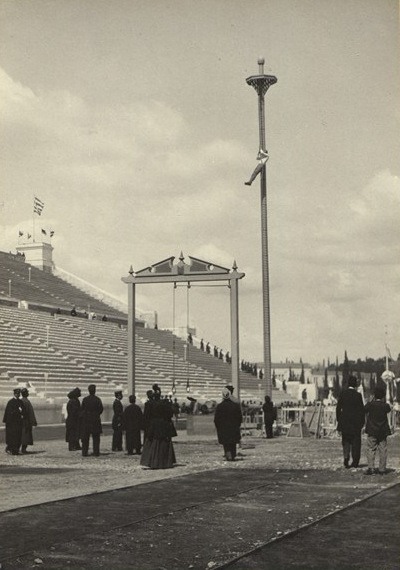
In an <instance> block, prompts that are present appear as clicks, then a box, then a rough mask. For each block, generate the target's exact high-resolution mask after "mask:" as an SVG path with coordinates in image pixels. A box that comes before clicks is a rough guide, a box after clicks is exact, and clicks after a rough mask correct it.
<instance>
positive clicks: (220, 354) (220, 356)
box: [218, 348, 224, 360]
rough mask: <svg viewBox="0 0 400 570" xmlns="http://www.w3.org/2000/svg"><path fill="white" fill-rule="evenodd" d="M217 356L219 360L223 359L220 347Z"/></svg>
mask: <svg viewBox="0 0 400 570" xmlns="http://www.w3.org/2000/svg"><path fill="white" fill-rule="evenodd" d="M218 358H219V359H220V360H223V359H224V353H223V352H222V348H220V350H219V354H218Z"/></svg>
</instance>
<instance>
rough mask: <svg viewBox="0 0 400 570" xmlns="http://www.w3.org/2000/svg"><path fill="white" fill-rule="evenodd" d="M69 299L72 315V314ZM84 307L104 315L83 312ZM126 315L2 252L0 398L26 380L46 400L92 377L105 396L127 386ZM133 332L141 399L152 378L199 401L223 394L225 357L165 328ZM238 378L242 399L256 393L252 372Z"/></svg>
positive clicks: (226, 369)
mask: <svg viewBox="0 0 400 570" xmlns="http://www.w3.org/2000/svg"><path fill="white" fill-rule="evenodd" d="M9 279H11V291H10V289H9ZM9 293H11V295H10V294H9ZM21 301H25V303H22V304H21ZM23 306H24V307H25V308H22V307H23ZM72 306H75V307H76V309H77V311H78V316H77V317H73V316H71V315H70V310H71V307H72ZM89 306H90V310H91V311H94V312H96V313H97V314H98V315H99V316H101V315H103V314H106V315H107V316H108V317H109V320H107V321H104V322H103V321H101V320H88V319H87V318H83V316H84V314H85V311H86V310H87V309H88V307H89ZM57 309H60V311H57ZM126 322H127V315H125V314H124V313H121V312H120V311H117V310H116V309H113V308H111V307H109V306H108V305H106V304H105V303H103V302H102V301H99V300H97V299H94V298H92V297H91V296H90V295H88V294H87V293H85V292H83V291H80V290H79V289H78V288H76V287H74V286H73V285H71V284H69V283H66V282H64V281H63V280H62V279H60V278H59V277H56V276H54V275H52V274H51V273H49V272H48V273H46V272H43V271H41V270H39V269H37V268H35V267H32V266H30V265H29V264H27V263H25V261H24V259H23V257H22V256H18V255H13V254H7V253H4V252H0V398H8V397H9V396H10V394H11V393H12V389H13V388H14V387H15V386H18V385H19V386H22V385H24V386H25V385H28V386H29V387H30V392H31V395H32V396H34V397H39V398H43V399H45V400H49V399H50V400H51V401H59V400H60V401H61V400H62V401H65V399H66V395H67V393H68V392H69V391H70V390H71V389H72V388H74V387H75V386H79V387H80V388H81V389H82V392H83V393H84V392H85V387H87V386H88V385H89V384H91V383H94V384H96V385H97V393H98V394H99V395H100V397H102V398H106V399H108V400H109V399H112V398H113V394H114V391H115V390H116V389H117V388H122V389H124V390H125V392H126V376H127V332H126ZM136 331H137V336H136V379H135V382H136V384H135V390H136V394H137V396H138V398H139V399H140V400H142V401H144V400H145V394H146V391H147V390H148V389H149V388H150V387H151V386H152V384H154V383H158V384H159V385H160V386H161V387H162V389H163V392H164V393H166V392H171V391H172V388H173V386H174V387H175V394H174V397H177V398H178V400H179V401H184V400H185V399H186V397H187V396H188V395H190V396H192V397H194V398H196V399H199V400H200V401H201V400H210V399H215V400H219V399H220V394H221V388H222V387H223V386H224V385H226V384H227V383H229V382H230V381H231V367H230V365H229V364H227V363H225V362H223V361H222V360H220V359H218V358H215V357H214V356H211V355H208V354H206V353H205V352H203V351H201V350H199V349H198V348H196V347H194V346H192V345H189V347H185V343H184V341H183V340H182V339H180V338H178V337H176V336H175V335H173V334H172V333H171V332H169V331H162V330H158V329H150V328H144V327H137V329H136ZM240 381H241V396H242V398H243V399H257V397H258V394H259V386H258V382H259V381H258V380H257V378H255V377H254V376H252V375H250V374H249V373H246V372H241V373H240Z"/></svg>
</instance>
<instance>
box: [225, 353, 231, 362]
mask: <svg viewBox="0 0 400 570" xmlns="http://www.w3.org/2000/svg"><path fill="white" fill-rule="evenodd" d="M225 361H226V362H227V363H228V364H230V363H231V355H230V354H229V350H227V351H226V354H225Z"/></svg>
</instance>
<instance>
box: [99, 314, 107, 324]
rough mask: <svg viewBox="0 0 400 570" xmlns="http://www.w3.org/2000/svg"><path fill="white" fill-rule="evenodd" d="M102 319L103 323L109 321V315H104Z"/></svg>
mask: <svg viewBox="0 0 400 570" xmlns="http://www.w3.org/2000/svg"><path fill="white" fill-rule="evenodd" d="M101 320H102V321H103V323H105V322H107V321H108V319H107V315H103V316H102V318H101Z"/></svg>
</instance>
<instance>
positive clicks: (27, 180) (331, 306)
mask: <svg viewBox="0 0 400 570" xmlns="http://www.w3.org/2000/svg"><path fill="white" fill-rule="evenodd" d="M398 22H399V18H398V2H397V1H396V0H379V1H377V0H334V1H332V0H299V1H296V0H229V1H228V0H196V1H193V0H126V1H123V0H112V1H109V0H105V1H102V0H35V1H34V2H33V1H31V0H11V1H10V0H0V28H1V29H0V37H1V40H0V42H1V53H0V68H1V69H0V90H1V93H0V100H1V131H0V137H1V148H2V150H1V173H2V174H1V181H0V193H1V194H0V204H3V206H2V207H1V208H0V216H1V222H2V232H1V235H0V239H1V243H0V249H3V250H6V251H8V250H10V249H13V248H15V246H16V244H17V235H18V230H19V229H21V230H22V231H24V232H26V231H30V229H31V228H32V200H33V195H34V194H35V195H36V196H38V197H39V198H40V199H41V200H42V201H43V202H44V203H45V208H44V210H43V213H42V216H41V217H40V218H39V219H38V221H37V228H42V227H43V228H44V229H49V228H52V229H53V230H54V231H55V236H54V239H53V245H54V248H55V249H54V261H55V263H56V265H57V266H59V267H61V268H63V269H65V270H67V271H70V272H72V273H74V274H76V275H78V276H80V277H82V278H84V279H86V280H88V281H90V282H91V283H94V284H96V285H98V286H99V287H100V288H102V289H105V290H107V291H109V292H110V293H113V294H114V295H116V296H118V297H120V298H122V299H124V300H125V299H126V293H127V292H126V286H125V285H124V284H123V283H122V282H121V281H120V278H121V277H122V276H123V275H126V274H127V272H128V269H129V266H130V265H131V264H132V265H133V267H134V269H135V270H139V269H142V268H143V267H146V266H148V265H150V264H151V263H154V262H157V261H159V260H162V259H164V258H166V257H170V256H172V255H174V256H176V257H177V258H178V257H179V254H180V252H181V250H182V251H183V253H184V254H185V255H192V256H195V257H200V258H202V259H205V260H208V261H211V262H214V263H216V264H219V265H224V266H226V267H231V266H232V263H233V261H234V259H235V260H236V262H237V265H238V267H239V271H243V272H245V273H246V276H245V278H244V279H243V280H242V281H241V282H240V287H239V294H240V299H239V303H240V336H241V339H240V340H241V351H240V352H241V355H240V356H241V358H244V359H245V360H262V358H263V350H262V343H263V338H262V296H261V230H260V190H259V181H258V180H257V181H256V182H255V183H254V184H253V186H252V187H250V188H249V187H247V186H244V184H243V183H244V181H245V180H246V179H247V178H248V177H249V175H250V173H251V171H252V170H253V168H254V166H255V165H256V155H257V151H258V117H257V95H256V92H255V91H254V90H253V89H252V88H251V87H249V86H248V85H247V84H246V81H245V79H246V77H248V76H249V75H253V74H257V72H258V66H257V59H258V57H259V56H264V57H265V60H266V64H265V72H266V73H269V74H273V75H276V76H277V78H278V83H277V84H276V85H274V86H272V87H271V88H270V90H269V91H268V93H267V95H266V128H267V148H268V150H269V154H270V160H269V162H268V167H267V168H268V174H267V178H268V220H269V221H268V223H269V253H270V285H271V291H270V296H271V331H272V360H273V361H280V360H284V359H285V358H286V357H287V358H289V359H293V360H297V359H299V358H300V357H302V358H303V361H308V362H316V361H322V359H323V358H325V359H326V358H328V357H330V358H331V360H334V359H335V357H336V356H338V357H339V360H342V359H343V354H344V350H347V352H348V355H349V358H352V359H356V358H358V357H360V358H364V357H365V356H372V357H378V356H382V355H384V343H385V326H387V331H388V340H389V344H390V347H391V351H392V353H393V355H394V356H397V354H398V353H399V352H400V319H399V307H400V286H399V284H400V266H399V263H400V207H399V206H400V199H399V198H400V185H399V176H400V172H399V171H400V162H399V159H400V136H399V135H400V129H399V120H400V111H399V101H400V97H399V95H400V89H399V85H400V81H399V79H400V77H399V75H400V61H399V45H398V38H399V29H398V27H399V26H398ZM37 239H39V236H37ZM138 304H139V305H140V307H141V308H142V309H156V310H157V311H158V313H159V323H160V326H161V327H170V326H171V325H172V287H170V286H169V285H163V286H159V287H155V286H149V287H147V288H146V287H141V288H139V289H138ZM176 319H177V323H178V324H181V323H184V322H186V291H185V290H183V289H182V290H179V291H178V295H177V316H176ZM190 324H191V325H194V326H196V327H197V332H198V335H199V336H201V337H204V339H206V340H210V342H211V343H212V344H216V345H218V346H221V347H223V348H224V349H228V348H229V340H230V326H229V293H228V290H227V289H225V288H223V289H222V288H209V289H204V288H202V289H200V288H197V289H195V288H193V289H192V290H191V292H190Z"/></svg>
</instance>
